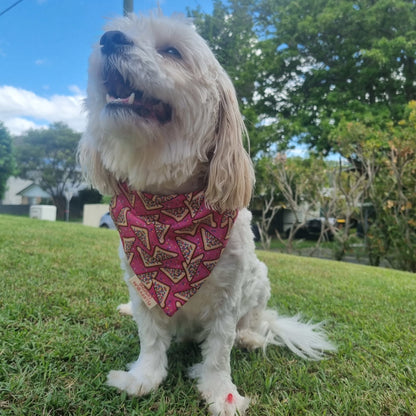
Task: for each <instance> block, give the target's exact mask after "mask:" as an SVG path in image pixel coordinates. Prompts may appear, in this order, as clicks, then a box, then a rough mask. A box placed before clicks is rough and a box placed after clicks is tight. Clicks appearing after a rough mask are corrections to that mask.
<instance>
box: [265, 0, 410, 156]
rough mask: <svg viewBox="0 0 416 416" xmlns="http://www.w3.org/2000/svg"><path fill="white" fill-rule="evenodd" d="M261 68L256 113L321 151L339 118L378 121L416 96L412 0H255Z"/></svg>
mask: <svg viewBox="0 0 416 416" xmlns="http://www.w3.org/2000/svg"><path fill="white" fill-rule="evenodd" d="M258 3H259V6H258V9H257V10H258V14H257V16H258V18H259V20H258V24H261V25H262V27H263V33H264V41H263V42H262V44H261V45H259V47H261V48H262V51H263V56H264V59H263V67H262V68H263V71H262V73H261V74H260V75H261V76H260V77H259V79H258V80H257V84H258V85H259V89H258V95H259V96H260V97H261V99H260V101H259V103H258V104H259V107H258V112H259V113H264V114H269V115H270V116H271V117H275V116H276V114H277V123H276V124H275V128H276V131H279V132H281V139H282V142H283V144H285V145H287V144H288V143H289V142H290V140H292V139H293V137H297V138H298V139H299V140H300V141H302V142H304V143H307V144H308V145H309V146H310V147H311V148H314V150H316V151H318V152H321V151H322V152H329V151H330V150H331V149H332V145H333V143H332V142H331V140H330V134H331V132H332V131H333V129H334V127H335V126H337V125H338V123H339V122H340V121H341V120H342V119H344V120H347V121H357V120H359V121H361V122H362V123H364V124H365V125H367V126H370V125H371V126H378V127H379V128H381V129H384V128H386V126H387V125H388V123H389V122H390V120H394V121H396V122H397V121H399V120H401V119H402V118H403V116H404V108H405V105H406V103H407V102H409V101H410V100H414V99H416V84H415V83H414V79H415V75H416V30H415V28H416V3H415V2H414V1H412V0H358V1H354V2H351V1H349V0H330V1H327V0H317V1H310V0H297V1H292V0H259V2H258Z"/></svg>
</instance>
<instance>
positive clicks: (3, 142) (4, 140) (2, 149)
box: [0, 122, 15, 199]
mask: <svg viewBox="0 0 416 416" xmlns="http://www.w3.org/2000/svg"><path fill="white" fill-rule="evenodd" d="M14 167H15V164H14V155H13V152H12V138H11V136H10V134H9V132H8V131H7V129H6V128H5V127H4V125H3V123H1V122H0V199H1V198H3V196H4V193H5V192H6V183H7V179H9V176H11V175H12V173H13V170H14Z"/></svg>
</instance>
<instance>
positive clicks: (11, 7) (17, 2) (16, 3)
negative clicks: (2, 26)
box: [0, 0, 23, 16]
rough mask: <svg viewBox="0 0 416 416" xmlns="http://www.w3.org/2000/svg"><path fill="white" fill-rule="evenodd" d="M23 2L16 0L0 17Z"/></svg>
mask: <svg viewBox="0 0 416 416" xmlns="http://www.w3.org/2000/svg"><path fill="white" fill-rule="evenodd" d="M22 1H23V0H18V1H16V2H15V3H13V4H12V5H11V6H9V7H8V8H7V9H4V10H3V11H2V12H1V13H0V16H3V15H4V13H7V12H8V11H9V10H10V9H13V7H14V6H17V5H18V4H19V3H21V2H22Z"/></svg>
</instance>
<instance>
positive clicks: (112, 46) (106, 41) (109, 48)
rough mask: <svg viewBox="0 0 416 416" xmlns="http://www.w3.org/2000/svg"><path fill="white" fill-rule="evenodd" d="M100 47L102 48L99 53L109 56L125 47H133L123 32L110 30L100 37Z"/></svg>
mask: <svg viewBox="0 0 416 416" xmlns="http://www.w3.org/2000/svg"><path fill="white" fill-rule="evenodd" d="M100 45H101V46H102V48H101V52H102V53H104V54H106V55H110V54H112V53H117V52H120V51H121V50H122V49H123V48H125V47H126V46H130V45H133V42H132V41H131V40H130V39H129V38H128V37H127V36H126V35H125V34H124V33H123V32H120V31H119V30H110V31H108V32H105V33H104V35H103V36H102V37H101V39H100Z"/></svg>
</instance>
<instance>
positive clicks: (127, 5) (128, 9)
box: [123, 0, 133, 16]
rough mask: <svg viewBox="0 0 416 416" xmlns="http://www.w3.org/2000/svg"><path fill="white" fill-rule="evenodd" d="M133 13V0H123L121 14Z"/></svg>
mask: <svg viewBox="0 0 416 416" xmlns="http://www.w3.org/2000/svg"><path fill="white" fill-rule="evenodd" d="M128 13H133V0H123V14H124V16H127V14H128Z"/></svg>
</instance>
